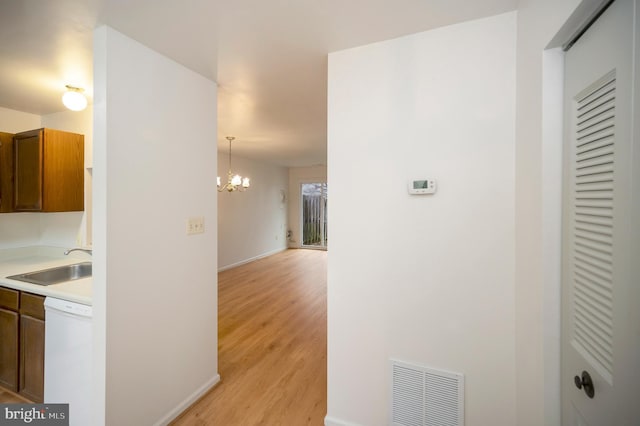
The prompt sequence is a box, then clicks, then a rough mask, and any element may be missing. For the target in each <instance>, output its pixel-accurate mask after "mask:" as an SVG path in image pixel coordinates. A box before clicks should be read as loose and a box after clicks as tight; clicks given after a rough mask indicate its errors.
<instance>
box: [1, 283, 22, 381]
mask: <svg viewBox="0 0 640 426" xmlns="http://www.w3.org/2000/svg"><path fill="white" fill-rule="evenodd" d="M19 300H20V292H19V291H17V290H12V289H8V288H2V287H0V386H3V387H5V388H7V389H9V390H10V391H13V392H17V391H18V365H19V364H18V342H19V341H18V331H19V314H18V304H19Z"/></svg>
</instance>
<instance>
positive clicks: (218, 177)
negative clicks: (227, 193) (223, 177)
mask: <svg viewBox="0 0 640 426" xmlns="http://www.w3.org/2000/svg"><path fill="white" fill-rule="evenodd" d="M218 187H220V176H218Z"/></svg>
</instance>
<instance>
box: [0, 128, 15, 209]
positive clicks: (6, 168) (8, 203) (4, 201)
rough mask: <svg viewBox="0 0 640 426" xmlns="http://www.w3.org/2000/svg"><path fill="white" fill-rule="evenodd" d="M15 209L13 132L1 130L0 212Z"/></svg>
mask: <svg viewBox="0 0 640 426" xmlns="http://www.w3.org/2000/svg"><path fill="white" fill-rule="evenodd" d="M12 211H13V133H4V132H0V213H7V212H12Z"/></svg>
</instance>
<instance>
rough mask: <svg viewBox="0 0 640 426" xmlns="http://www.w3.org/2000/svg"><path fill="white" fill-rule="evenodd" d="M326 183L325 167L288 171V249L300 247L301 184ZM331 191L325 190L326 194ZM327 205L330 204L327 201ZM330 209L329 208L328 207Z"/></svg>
mask: <svg viewBox="0 0 640 426" xmlns="http://www.w3.org/2000/svg"><path fill="white" fill-rule="evenodd" d="M326 181H327V166H312V167H292V168H290V169H289V194H288V208H289V227H288V229H289V230H291V239H290V241H289V247H296V248H297V247H300V246H301V245H302V236H301V226H302V224H301V223H300V211H301V208H302V205H301V204H300V203H301V200H300V192H301V189H302V187H301V185H302V184H303V183H315V182H326ZM330 190H331V189H330V188H327V192H329V191H330ZM329 203H331V202H330V201H329ZM329 208H330V207H329Z"/></svg>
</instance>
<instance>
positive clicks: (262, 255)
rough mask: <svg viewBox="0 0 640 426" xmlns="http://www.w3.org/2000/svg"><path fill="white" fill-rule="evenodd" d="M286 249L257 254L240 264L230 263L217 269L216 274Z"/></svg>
mask: <svg viewBox="0 0 640 426" xmlns="http://www.w3.org/2000/svg"><path fill="white" fill-rule="evenodd" d="M287 248H288V247H281V248H278V249H275V250H271V251H269V252H266V253H262V254H259V255H257V256H254V257H252V258H249V259H245V260H241V261H240V262H236V263H232V264H231V265H225V266H223V267H221V268H218V272H222V271H226V270H227V269H231V268H235V267H237V266H240V265H244V264H245V263H250V262H253V261H254V260H258V259H262V258H263V257H267V256H271V255H272V254H276V253H280V252H281V251H285V250H286V249H287Z"/></svg>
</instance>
